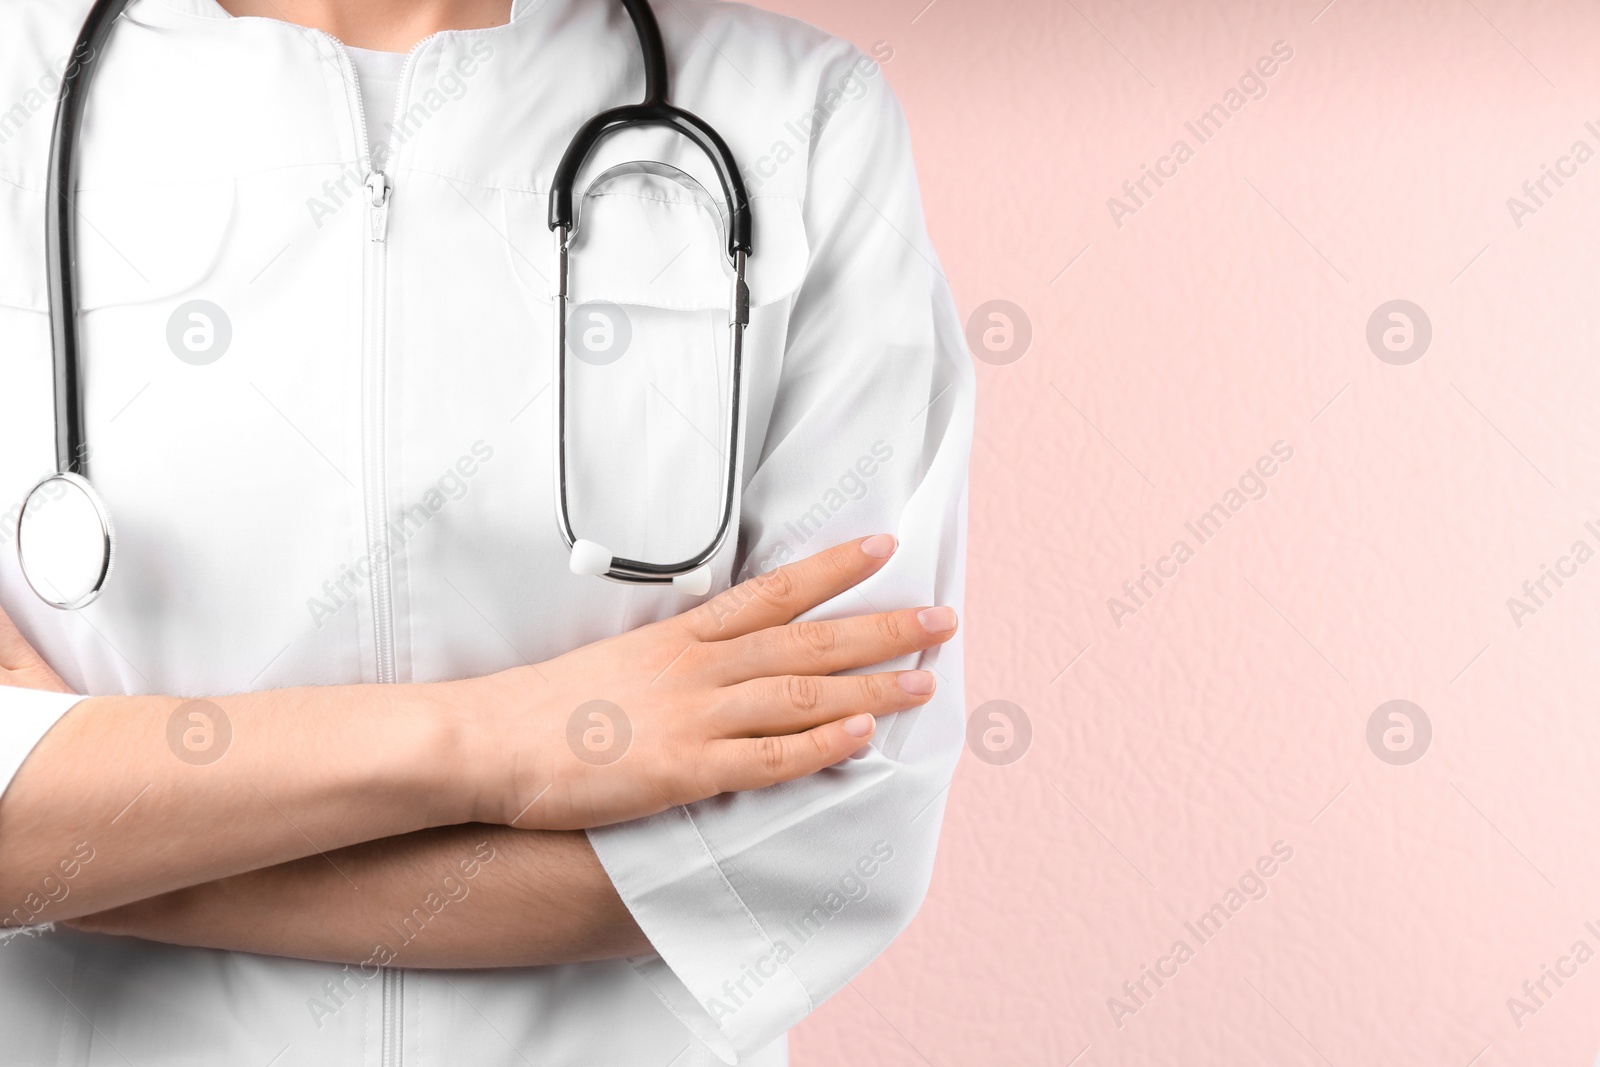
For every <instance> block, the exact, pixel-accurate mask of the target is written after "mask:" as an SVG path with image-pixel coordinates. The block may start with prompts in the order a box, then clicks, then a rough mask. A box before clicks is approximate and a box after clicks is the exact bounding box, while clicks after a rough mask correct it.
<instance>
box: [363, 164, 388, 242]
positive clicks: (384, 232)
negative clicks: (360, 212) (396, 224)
mask: <svg viewBox="0 0 1600 1067" xmlns="http://www.w3.org/2000/svg"><path fill="white" fill-rule="evenodd" d="M393 189H394V187H393V186H391V185H390V184H389V176H388V175H387V174H385V173H383V171H381V170H375V171H373V172H372V173H371V174H368V175H367V208H368V213H367V218H368V220H369V222H370V223H371V227H372V228H371V232H370V234H369V237H370V238H371V240H373V241H382V240H383V239H384V238H385V237H387V236H388V235H389V194H390V193H391V192H393Z"/></svg>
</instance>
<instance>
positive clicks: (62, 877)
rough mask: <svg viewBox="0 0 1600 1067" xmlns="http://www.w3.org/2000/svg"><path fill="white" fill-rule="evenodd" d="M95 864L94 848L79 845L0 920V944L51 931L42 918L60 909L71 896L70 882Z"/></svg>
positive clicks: (81, 843) (58, 862)
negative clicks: (44, 930) (20, 936)
mask: <svg viewBox="0 0 1600 1067" xmlns="http://www.w3.org/2000/svg"><path fill="white" fill-rule="evenodd" d="M93 860H94V846H93V845H91V844H89V842H87V841H79V842H78V843H77V844H76V845H73V846H72V851H71V852H70V853H69V854H68V855H66V856H63V857H62V858H61V859H59V860H57V861H56V864H55V866H54V867H52V868H51V869H50V872H49V873H48V874H46V875H45V876H44V877H43V878H42V879H40V881H39V885H38V888H37V889H30V890H29V891H28V892H27V893H26V894H24V895H23V898H22V902H21V903H20V904H18V905H17V906H16V907H14V908H12V909H11V910H10V911H9V912H7V913H6V914H5V915H4V916H3V917H0V944H5V943H6V942H8V941H10V940H11V939H12V938H13V937H16V936H17V935H19V934H31V933H37V932H39V931H40V929H41V928H42V929H50V928H51V927H50V926H49V925H47V920H44V919H42V918H41V916H43V915H44V913H45V912H46V911H48V910H49V909H50V907H51V905H60V904H61V903H63V902H64V901H65V900H66V899H67V897H68V896H70V895H71V893H72V886H71V885H70V884H69V883H71V881H72V880H73V879H74V878H76V877H78V874H79V872H81V871H82V870H83V868H84V865H85V864H87V863H90V862H92V861H93Z"/></svg>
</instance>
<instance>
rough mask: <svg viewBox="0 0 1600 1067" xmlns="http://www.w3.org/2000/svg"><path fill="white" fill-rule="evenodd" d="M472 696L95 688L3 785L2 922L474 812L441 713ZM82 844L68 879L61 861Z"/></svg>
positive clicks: (369, 689)
mask: <svg viewBox="0 0 1600 1067" xmlns="http://www.w3.org/2000/svg"><path fill="white" fill-rule="evenodd" d="M468 695H469V694H466V693H465V692H461V691H458V690H457V689H454V688H451V687H450V686H343V687H326V688H303V689H287V690H280V691H276V692H266V693H254V694H246V695H241V696H232V697H219V698H215V699H213V700H210V701H206V702H185V701H182V700H178V699H174V698H167V697H95V698H89V699H86V700H84V701H82V702H81V703H79V704H77V705H76V706H74V707H73V708H72V710H71V711H69V712H68V713H67V714H66V715H65V716H63V718H62V719H61V721H60V722H58V723H57V724H56V725H55V727H54V728H53V729H52V730H51V731H50V732H49V733H48V734H46V735H45V737H44V739H43V740H42V741H40V742H39V744H38V745H37V746H36V747H35V749H34V751H33V752H32V754H30V755H29V757H28V758H27V760H25V761H24V762H23V765H22V767H21V769H20V770H19V771H18V772H17V774H16V776H15V777H14V778H13V779H12V781H11V784H10V786H9V788H7V789H6V791H5V793H4V795H3V797H0V925H5V926H11V925H18V924H19V922H21V921H29V920H30V918H31V921H49V920H65V919H71V918H73V917H75V916H78V915H83V914H87V913H89V912H95V911H102V910H104V909H106V908H110V907H115V906H117V905H120V904H123V903H127V902H129V901H134V900H142V899H145V898H148V897H152V896H156V895H158V894H161V893H165V892H168V891H170V890H174V889H178V888H181V887H183V886H188V885H194V884H197V883H201V882H208V881H212V880H215V879H218V878H223V877H227V876H229V875H234V874H238V873H240V872H242V871H249V870H255V869H258V868H261V867H267V866H271V865H273V864H280V863H284V862H286V861H289V860H294V859H298V858H300V857H302V856H311V855H314V854H315V853H317V852H327V851H331V850H333V849H338V848H341V847H343V846H346V845H351V844H354V843H357V842H360V841H368V840H372V839H374V838H383V837H390V836H393V835H396V834H403V833H408V832H410V831H413V830H417V829H421V828H423V827H428V826H438V825H444V824H449V823H456V822H462V821H465V820H466V819H470V818H472V817H474V816H473V813H472V805H471V803H470V798H465V797H458V796H457V795H456V794H458V793H459V794H465V793H466V791H467V790H466V788H465V787H464V786H462V785H457V784H452V782H451V781H450V778H449V773H448V770H447V768H449V767H451V766H454V765H456V763H457V762H458V761H457V760H456V756H455V754H454V752H453V748H454V746H455V745H456V744H457V742H458V740H459V738H458V737H457V735H456V733H455V732H454V728H453V726H452V721H453V720H451V719H450V718H449V717H448V716H447V715H445V714H443V713H442V710H441V704H442V702H451V701H462V700H465V699H467V697H468ZM196 716H198V717H196ZM85 855H91V856H92V857H93V858H92V861H90V862H84V863H77V864H74V865H72V869H71V874H70V880H65V881H64V876H65V874H66V868H63V867H62V866H61V865H62V863H63V861H67V860H69V858H76V859H79V860H81V859H83V857H84V856H85ZM317 862H319V863H324V864H325V861H322V860H320V859H319V860H317ZM47 886H63V887H64V889H65V892H62V893H60V894H59V896H58V895H57V894H56V893H55V892H53V891H51V890H50V889H46V888H45V887H47ZM41 892H43V897H41ZM44 897H48V899H49V903H48V904H47V905H46V906H44V907H42V908H41V907H38V906H35V905H37V904H40V903H42V901H43V898H44ZM19 915H20V916H23V917H24V918H23V920H18V919H17V918H16V916H19Z"/></svg>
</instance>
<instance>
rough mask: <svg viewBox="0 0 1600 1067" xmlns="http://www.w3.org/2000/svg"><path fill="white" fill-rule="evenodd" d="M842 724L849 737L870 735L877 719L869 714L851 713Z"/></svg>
mask: <svg viewBox="0 0 1600 1067" xmlns="http://www.w3.org/2000/svg"><path fill="white" fill-rule="evenodd" d="M842 725H843V726H844V732H845V733H847V734H849V735H850V736H851V737H871V736H872V728H873V727H874V726H876V725H877V721H876V720H875V719H873V717H872V716H871V715H852V716H850V717H849V718H848V719H846V720H845V721H844V723H843V724H842Z"/></svg>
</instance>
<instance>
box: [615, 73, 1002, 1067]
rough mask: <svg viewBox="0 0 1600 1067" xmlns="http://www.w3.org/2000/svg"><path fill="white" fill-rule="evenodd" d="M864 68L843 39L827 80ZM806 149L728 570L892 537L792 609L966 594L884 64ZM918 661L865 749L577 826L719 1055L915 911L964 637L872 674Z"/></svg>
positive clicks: (931, 258)
mask: <svg viewBox="0 0 1600 1067" xmlns="http://www.w3.org/2000/svg"><path fill="white" fill-rule="evenodd" d="M862 62H864V60H862V58H861V57H860V54H859V53H852V54H851V55H850V56H849V57H848V58H847V59H846V60H841V61H840V64H839V69H838V70H833V71H831V72H830V77H829V78H828V83H829V84H839V80H840V74H841V72H842V70H843V67H845V66H848V65H849V64H851V63H862ZM813 146H814V147H813V150H812V153H811V157H810V161H809V166H810V173H809V185H808V192H807V196H806V201H805V208H804V210H805V220H806V232H807V239H808V241H809V243H810V245H811V251H812V258H811V263H810V266H809V269H808V271H807V275H806V280H805V282H804V283H803V284H802V286H801V288H800V290H799V292H798V293H797V295H796V297H795V306H794V311H793V314H792V317H791V322H790V330H789V336H788V340H787V345H786V351H785V355H784V365H783V370H782V374H781V378H780V381H779V385H778V392H777V403H776V407H775V409H774V412H773V415H772V419H771V422H770V423H769V425H768V427H767V429H766V433H765V435H764V438H763V440H762V441H761V442H760V450H761V454H760V458H759V460H758V461H757V466H756V468H755V469H754V471H753V473H752V474H751V476H750V478H749V481H748V484H747V488H746V490H745V495H744V506H743V512H742V517H741V528H740V532H741V533H740V561H739V563H740V566H739V567H738V570H737V573H738V574H739V576H740V577H749V576H750V575H752V574H754V573H757V572H759V571H762V570H766V569H768V568H770V567H772V566H776V565H777V564H780V563H783V562H786V561H788V560H792V559H799V558H802V557H804V556H807V555H810V554H812V553H813V552H816V551H820V550H821V549H823V548H825V547H827V546H829V545H833V544H837V543H839V542H841V541H845V540H848V539H850V538H853V537H857V536H861V535H865V534H870V533H877V532H890V533H893V534H895V535H896V536H897V537H898V538H899V541H900V547H899V549H898V551H897V552H896V554H895V556H894V557H893V558H892V559H891V560H890V562H889V563H888V565H887V566H885V567H884V568H883V570H882V571H880V572H879V573H878V574H877V575H875V576H874V577H873V578H872V579H871V580H869V581H868V582H866V583H864V584H863V585H861V586H860V587H858V588H857V589H856V590H853V591H851V592H849V593H847V594H845V595H843V596H841V597H839V598H838V599H836V600H833V601H830V602H829V603H827V604H824V605H822V606H821V607H820V608H818V609H817V610H816V611H814V612H812V613H811V614H810V615H808V616H807V617H809V618H837V617H844V616H849V615H856V614H861V613H865V612H873V611H885V610H891V609H897V608H906V607H916V606H922V605H935V604H948V605H952V606H954V607H956V608H957V609H958V610H959V609H960V607H961V601H962V590H963V579H964V573H963V572H964V551H965V540H966V479H967V458H968V451H969V448H970V444H971V436H972V419H973V394H974V384H973V375H972V366H971V362H970V359H969V357H968V354H967V350H966V345H965V341H964V338H963V333H962V329H961V324H960V320H959V317H958V315H957V312H956V310H955V306H954V303H953V301H952V299H951V295H950V291H949V286H948V284H947V281H946V279H945V277H944V275H943V273H942V271H941V269H940V267H939V263H938V260H937V258H936V256H935V255H934V252H933V250H932V248H931V246H930V243H929V240H928V237H927V234H926V230H925V226H924V222H923V217H922V209H921V204H920V200H919V196H918V192H917V184H916V176H915V173H914V168H913V164H912V156H911V149H910V145H909V139H908V135H907V130H906V123H905V119H904V117H903V115H902V113H901V111H900V107H899V104H898V103H897V102H896V100H895V98H894V96H893V94H892V93H891V91H890V90H889V89H888V87H887V86H886V85H885V84H884V79H883V78H882V77H881V76H880V77H876V78H873V79H870V81H869V89H868V91H867V92H866V93H865V94H864V95H862V96H861V97H860V98H859V99H855V100H849V101H847V102H845V103H844V104H843V106H841V107H840V108H839V110H838V111H837V113H836V114H834V115H833V116H832V119H831V121H829V123H828V124H827V126H826V127H825V129H824V130H823V132H822V133H821V134H820V135H815V136H814V138H813ZM758 254H759V253H758ZM753 448H754V445H752V449H753ZM916 666H920V667H923V668H926V669H929V670H932V671H934V672H936V676H937V679H938V690H937V692H936V694H935V696H934V697H933V699H932V700H931V701H930V702H929V703H928V704H926V705H924V706H923V707H922V708H920V709H917V710H914V711H907V712H902V713H900V714H898V715H893V716H889V717H886V718H885V719H883V720H881V721H880V723H879V730H878V733H877V735H876V737H875V738H874V741H873V744H872V747H871V748H870V749H869V750H868V754H867V755H866V756H865V758H861V759H854V760H847V761H845V762H844V763H843V764H842V765H840V766H837V767H833V768H830V769H828V770H825V771H822V772H821V773H819V774H816V775H813V776H811V777H809V778H806V779H803V780H801V781H797V782H791V783H788V784H786V785H782V786H777V787H774V788H771V789H766V790H761V791H758V792H748V793H737V794H729V795H724V796H719V797H714V798H712V799H710V800H706V801H703V802H701V803H698V804H694V805H692V806H690V807H687V808H676V809H673V810H671V811H667V812H664V813H662V814H660V815H657V816H655V817H652V818H649V819H644V820H640V821H637V822H632V823H625V824H622V825H619V826H613V827H607V828H603V829H599V830H593V831H590V834H589V836H590V840H591V841H592V843H593V845H594V848H595V851H596V852H597V853H598V855H599V857H600V860H601V862H602V863H603V864H604V866H605V868H606V870H607V872H608V873H609V874H610V876H611V878H612V881H613V882H614V884H615V885H616V887H617V889H618V891H619V892H620V894H621V896H622V898H623V900H624V901H625V902H626V903H627V905H628V907H629V908H630V910H631V911H632V913H633V916H634V918H635V919H636V920H637V921H638V923H639V925H640V926H641V927H642V928H643V930H644V932H645V933H646V935H648V936H649V938H650V941H651V943H652V945H654V947H655V948H656V951H657V952H658V953H659V955H658V956H651V957H643V958H640V959H636V960H634V961H633V964H634V966H635V968H636V969H637V970H638V972H639V973H640V974H641V975H642V976H643V977H644V978H645V979H646V980H647V981H649V982H650V983H651V984H652V985H653V986H654V988H655V990H656V992H657V993H658V994H659V995H660V997H661V998H662V1000H663V1001H665V1003H666V1004H667V1005H668V1007H670V1008H671V1009H672V1010H673V1011H674V1012H675V1013H676V1014H677V1015H678V1017H679V1018H680V1019H681V1020H683V1022H684V1023H685V1025H686V1026H688V1027H689V1028H690V1029H691V1030H692V1031H693V1032H694V1033H695V1034H696V1035H697V1036H698V1037H699V1038H700V1039H701V1040H702V1041H704V1042H705V1043H706V1044H707V1045H708V1046H709V1047H710V1048H711V1049H712V1050H713V1051H714V1052H715V1053H716V1054H717V1055H718V1056H719V1057H720V1058H721V1059H722V1060H723V1061H724V1062H727V1063H737V1062H738V1061H739V1059H740V1057H743V1056H745V1055H748V1054H749V1053H751V1052H753V1051H755V1050H757V1049H759V1048H761V1047H763V1046H765V1045H767V1044H768V1043H770V1042H771V1041H773V1040H774V1039H776V1038H778V1037H779V1036H780V1035H782V1034H783V1033H784V1032H785V1031H786V1030H788V1029H789V1028H790V1027H792V1026H794V1025H795V1024H796V1023H798V1022H799V1021H800V1020H801V1019H802V1018H804V1017H805V1016H806V1014H807V1013H809V1012H810V1011H811V1010H812V1009H814V1008H815V1007H816V1006H817V1005H818V1004H820V1003H821V1002H822V1001H823V1000H824V999H826V998H827V997H829V996H831V995H832V994H833V993H835V992H837V991H838V990H839V989H840V988H841V987H842V986H843V985H844V984H845V983H846V982H847V981H849V980H850V979H851V978H852V977H853V976H854V975H856V974H857V973H858V972H859V971H860V970H861V969H862V968H863V967H865V966H866V965H867V964H868V963H870V962H871V961H872V960H873V958H874V957H876V956H877V955H878V954H879V953H880V952H882V951H883V950H884V949H885V948H886V947H887V946H888V945H889V943H890V942H891V941H892V940H893V939H894V938H895V936H896V935H897V934H899V932H900V931H901V930H902V929H903V928H904V927H905V926H906V924H907V923H909V922H910V921H911V918H912V916H913V915H914V914H915V913H916V911H917V909H918V907H919V906H920V905H921V902H922V899H923V896H924V894H925V892H926V890H927V886H928V881H929V877H930V874H931V871H932V866H933V859H934V849H935V845H936V843H937V839H938V834H939V826H940V821H941V818H942V815H943V810H944V798H945V791H946V789H947V788H948V786H949V782H950V775H951V773H952V771H953V769H954V767H955V763H956V760H957V757H958V756H959V755H960V750H961V746H962V739H963V736H964V729H963V722H964V718H965V701H964V697H963V683H962V642H961V639H960V637H959V636H957V637H956V638H955V639H954V640H952V641H950V642H949V643H948V644H946V645H944V646H943V647H941V648H939V649H936V650H933V651H930V652H927V653H924V654H921V655H908V656H905V657H902V658H900V659H897V660H894V661H892V662H891V663H889V664H885V665H882V666H880V667H877V668H873V669H875V670H876V669H905V668H910V667H916Z"/></svg>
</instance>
